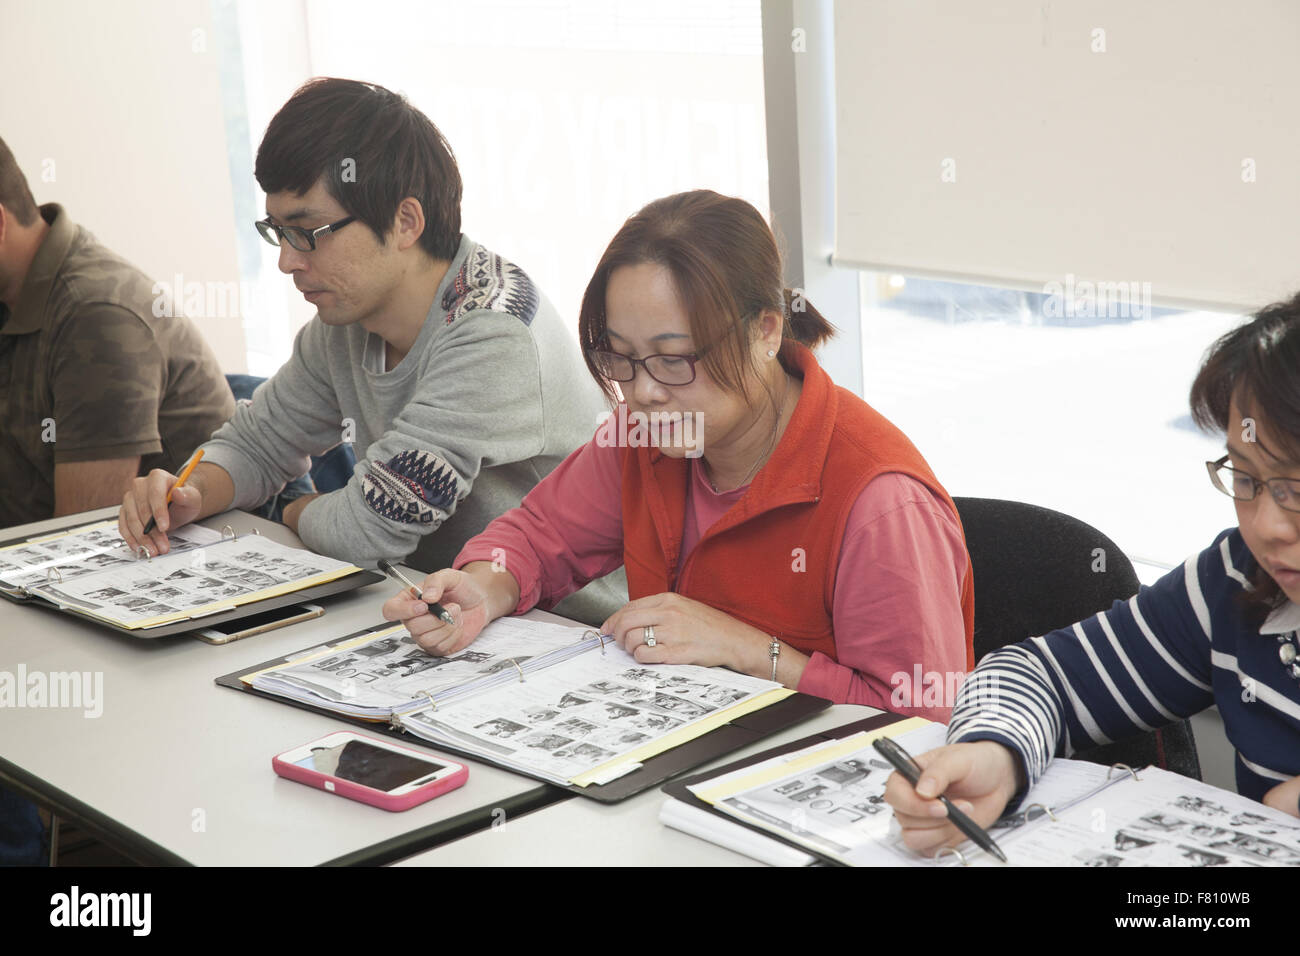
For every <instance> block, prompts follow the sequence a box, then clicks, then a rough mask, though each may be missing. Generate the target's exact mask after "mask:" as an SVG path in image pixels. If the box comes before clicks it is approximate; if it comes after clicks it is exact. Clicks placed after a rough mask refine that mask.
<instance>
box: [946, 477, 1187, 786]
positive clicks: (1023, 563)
mask: <svg viewBox="0 0 1300 956" xmlns="http://www.w3.org/2000/svg"><path fill="white" fill-rule="evenodd" d="M953 502H954V503H955V504H956V505H957V513H958V514H959V515H960V516H961V523H962V527H963V529H964V530H965V532H966V549H967V550H968V551H969V552H970V559H971V567H972V569H973V570H974V573H975V639H974V643H975V660H976V662H977V663H978V661H979V660H980V658H982V657H983V656H984V655H985V654H987V653H988V652H989V651H992V650H996V649H997V648H999V647H1003V646H1005V645H1007V644H1015V643H1017V642H1019V641H1023V640H1025V639H1026V638H1029V637H1036V636H1038V635H1041V634H1046V633H1048V632H1049V631H1053V630H1056V629H1057V628H1059V627H1065V626H1066V625H1069V624H1073V623H1075V622H1076V621H1082V620H1084V619H1085V618H1089V617H1091V616H1092V615H1094V614H1096V613H1098V612H1099V611H1105V610H1109V608H1110V606H1111V604H1112V603H1114V602H1115V601H1122V600H1126V599H1128V598H1130V597H1132V596H1133V595H1134V594H1136V593H1137V591H1138V588H1139V582H1138V578H1137V574H1136V573H1135V572H1134V571H1133V564H1132V562H1130V561H1129V559H1128V558H1127V557H1126V556H1125V554H1124V552H1123V551H1121V550H1120V549H1119V548H1118V547H1117V546H1116V544H1115V543H1114V542H1113V541H1111V540H1110V538H1108V537H1106V536H1105V535H1104V534H1102V533H1101V532H1100V531H1098V530H1097V529H1096V528H1093V527H1092V526H1090V525H1088V524H1085V523H1084V522H1082V521H1080V520H1078V519H1077V518H1071V517H1070V516H1069V515H1065V514H1061V513H1060V512H1059V511H1052V510H1050V509H1048V508H1040V507H1038V506H1037V505H1030V504H1025V503H1024V502H1020V501H1000V500H998V499H996V498H954V499H953ZM1099 548H1100V549H1101V551H1100V553H1099V552H1098V551H1097V549H1099ZM1099 557H1100V558H1104V561H1105V564H1104V567H1105V571H1104V572H1103V571H1100V570H1098V571H1094V570H1093V567H1094V565H1097V566H1100V563H1099V561H1098V558H1099ZM1075 756H1076V757H1077V758H1078V759H1080V760H1089V761H1092V762H1094V763H1102V764H1114V763H1123V764H1128V765H1129V766H1131V767H1138V766H1142V765H1148V764H1149V765H1154V766H1157V767H1162V768H1164V769H1166V770H1172V771H1174V772H1175V773H1180V774H1182V775H1183V776H1185V777H1192V778H1194V779H1196V780H1199V779H1201V764H1200V761H1199V760H1198V759H1197V756H1196V741H1195V739H1194V738H1193V736H1192V726H1191V724H1190V723H1189V722H1188V721H1186V720H1180V721H1178V722H1177V723H1175V724H1170V725H1169V726H1167V727H1162V728H1160V729H1158V730H1156V731H1153V732H1148V733H1145V734H1142V735H1141V736H1139V737H1132V738H1128V739H1126V740H1122V741H1119V742H1117V743H1113V744H1107V745H1105V746H1102V747H1094V748H1092V749H1090V750H1086V751H1080V752H1079V753H1077V754H1075Z"/></svg>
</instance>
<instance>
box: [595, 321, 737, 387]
mask: <svg viewBox="0 0 1300 956" xmlns="http://www.w3.org/2000/svg"><path fill="white" fill-rule="evenodd" d="M742 326H743V323H737V324H735V325H733V326H732V327H731V328H730V329H728V330H727V332H726V334H725V335H723V336H721V337H720V338H718V339H717V341H714V342H711V343H710V344H708V345H706V346H705V347H704V348H702V349H698V350H697V351H694V352H690V353H688V354H686V355H674V354H672V353H670V352H668V353H665V352H660V353H657V354H655V355H647V356H646V357H645V358H643V359H639V358H633V357H632V356H630V355H624V354H623V353H622V352H614V351H611V350H610V349H609V348H608V347H605V348H595V349H587V356H588V357H589V358H590V359H591V364H592V365H594V366H595V367H596V371H597V372H599V373H600V374H601V376H602V377H604V378H607V379H609V380H610V381H611V382H620V383H624V384H626V383H627V382H630V381H632V380H633V379H635V378H636V367H637V366H638V365H640V366H641V367H642V368H644V369H645V370H646V374H647V375H649V376H650V377H651V378H652V379H654V380H655V381H656V382H658V383H659V384H660V385H669V386H676V385H690V384H691V382H693V381H695V364H696V363H697V362H699V360H700V359H702V358H703V357H704V356H705V355H707V354H708V353H709V350H710V349H712V348H713V347H714V346H716V345H717V344H718V342H721V341H722V340H723V339H725V338H726V337H727V336H728V335H730V334H731V333H732V332H734V331H735V330H736V329H738V328H741V327H742Z"/></svg>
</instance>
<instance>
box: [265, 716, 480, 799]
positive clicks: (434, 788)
mask: <svg viewBox="0 0 1300 956" xmlns="http://www.w3.org/2000/svg"><path fill="white" fill-rule="evenodd" d="M356 736H357V739H359V740H365V741H367V742H369V743H372V744H374V745H376V746H380V747H382V746H386V742H385V741H382V740H376V739H375V738H374V737H367V736H365V735H364V734H357V735H356ZM314 742H315V741H313V743H314ZM293 749H294V750H297V749H299V748H297V747H294V748H293ZM394 749H397V750H401V751H404V752H406V753H410V754H413V755H414V756H417V757H420V758H422V759H424V760H437V761H438V762H439V763H444V764H449V765H451V766H456V767H459V768H460V769H459V770H457V771H456V772H455V773H452V774H448V775H447V776H446V777H443V778H442V779H441V780H434V781H433V782H431V783H429V784H427V785H425V786H423V787H420V788H419V789H418V790H413V791H411V792H410V793H408V794H405V795H403V796H399V797H393V796H389V795H388V794H387V793H385V792H384V791H382V790H376V789H374V788H373V787H364V786H362V785H361V784H359V783H352V782H351V781H348V780H341V779H339V778H338V777H334V776H331V775H329V774H324V773H321V772H319V771H317V770H308V769H307V768H306V767H299V766H298V765H297V764H294V763H290V762H289V761H287V760H281V759H280V758H281V757H283V756H284V754H276V755H275V756H274V757H272V758H271V768H272V769H273V770H274V771H275V772H276V773H278V774H279V775H280V776H281V777H284V778H286V779H288V780H296V781H298V783H305V784H307V786H309V787H315V788H316V789H317V790H325V791H327V792H328V793H336V794H338V795H339V796H340V797H348V798H349V799H352V800H357V801H359V802H361V803H368V804H370V805H371V806H372V807H379V808H380V809H383V810H392V811H398V810H409V809H410V808H411V807H413V806H415V805H416V804H420V803H424V802H425V801H426V800H432V799H433V798H434V797H437V796H441V795H442V794H444V793H446V792H447V791H448V790H455V789H456V788H457V787H459V786H461V785H462V784H463V783H464V782H465V781H466V779H468V777H469V768H468V767H466V766H465V765H464V764H457V763H456V761H454V760H447V759H446V758H444V757H435V756H434V755H432V754H425V753H421V752H420V751H418V750H411V749H410V748H409V747H395V748H394ZM289 752H290V751H287V750H286V751H285V753H289Z"/></svg>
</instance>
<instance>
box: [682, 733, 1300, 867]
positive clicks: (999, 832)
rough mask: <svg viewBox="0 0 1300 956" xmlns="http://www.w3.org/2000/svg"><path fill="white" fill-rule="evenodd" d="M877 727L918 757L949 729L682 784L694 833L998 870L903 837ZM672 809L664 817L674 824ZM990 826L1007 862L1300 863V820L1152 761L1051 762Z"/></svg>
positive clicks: (828, 747) (855, 856)
mask: <svg viewBox="0 0 1300 956" xmlns="http://www.w3.org/2000/svg"><path fill="white" fill-rule="evenodd" d="M882 733H887V734H888V735H889V736H891V737H893V738H894V739H895V740H896V741H898V743H899V744H901V745H902V746H903V747H904V748H905V749H906V750H907V751H908V752H909V753H911V754H913V755H919V754H921V753H924V752H925V751H927V750H932V749H933V748H935V747H941V746H943V744H944V743H945V734H946V728H945V727H944V726H943V725H942V724H934V723H929V722H927V721H923V720H921V719H920V718H911V719H909V720H905V721H902V722H899V723H895V724H891V725H889V726H888V727H885V728H882V729H881V730H877V731H873V732H867V733H859V734H854V735H852V736H849V737H845V738H843V739H833V740H828V741H822V742H819V743H817V744H815V745H813V746H811V747H807V748H804V749H802V750H797V751H795V752H793V753H787V754H784V755H781V756H779V757H774V758H771V759H768V760H761V761H759V762H756V763H753V764H752V765H749V766H746V767H744V768H743V769H738V770H734V771H731V772H729V773H724V774H723V775H720V776H716V777H713V778H710V779H700V778H695V779H692V780H687V781H684V786H683V787H682V789H683V790H684V791H686V792H687V793H689V794H690V795H693V796H694V797H695V798H696V799H697V800H699V801H702V802H703V804H706V805H708V806H709V807H711V808H712V809H713V811H715V814H714V816H713V819H714V820H716V821H717V825H715V826H712V827H711V828H710V830H711V832H699V831H698V830H697V831H695V835H698V836H703V837H704V838H705V839H709V840H712V841H713V842H717V843H721V844H722V845H729V846H733V847H734V848H736V849H740V850H741V852H746V850H745V849H743V848H742V847H743V844H742V843H740V842H739V841H737V840H736V835H735V834H734V832H732V833H729V832H728V831H729V830H730V829H731V828H734V826H735V825H734V824H730V823H728V821H727V820H726V819H722V818H720V817H718V816H716V814H725V815H726V816H727V817H730V818H733V819H735V820H738V821H741V822H743V823H744V824H746V825H747V826H748V827H751V828H757V829H761V830H764V831H766V832H768V833H771V834H773V835H775V836H777V837H778V838H780V840H781V841H782V842H784V843H786V844H790V845H793V846H797V847H801V848H803V849H805V850H807V851H809V852H811V853H813V854H815V855H816V856H818V857H820V858H822V859H825V860H828V861H831V862H835V863H842V864H846V865H850V866H900V865H910V866H936V865H938V866H943V865H952V866H955V865H961V864H963V863H966V864H969V865H979V866H1001V865H1002V864H1001V863H1000V862H999V861H998V860H996V859H995V858H994V857H992V856H990V855H989V854H986V853H984V852H983V851H982V850H980V849H978V848H977V847H975V845H974V844H973V843H971V842H970V841H966V843H964V844H963V845H961V846H960V847H958V850H959V851H960V852H959V853H948V854H945V855H943V856H941V857H939V858H937V859H929V858H925V857H922V856H920V855H918V854H916V853H913V852H912V851H911V850H909V849H907V847H905V846H904V845H903V844H902V841H901V839H900V837H899V834H898V829H897V826H896V825H894V826H891V822H892V820H893V811H892V809H891V808H890V807H889V805H888V804H887V803H885V802H884V799H883V794H884V791H885V782H886V781H887V780H888V778H889V775H890V774H891V773H892V772H893V768H892V767H891V766H890V765H889V764H888V763H887V762H886V761H885V760H883V759H882V758H881V757H880V755H879V754H878V753H876V750H875V748H874V747H872V746H871V741H872V740H873V739H875V738H876V737H878V736H880V735H881V734H882ZM671 789H672V788H670V790H671ZM668 803H669V804H672V803H674V801H672V800H670V801H668ZM678 812H679V811H678V809H677V808H676V807H674V808H673V810H672V812H665V813H664V814H662V819H663V820H664V822H665V823H668V824H669V825H676V824H675V823H674V819H676V818H677V814H678ZM699 819H700V818H699V817H698V815H697V816H696V817H695V818H693V821H692V822H694V823H696V824H697V825H698V822H699ZM988 832H989V835H990V836H991V837H992V838H993V839H994V840H995V841H996V842H997V844H998V846H999V847H1001V849H1002V851H1003V852H1004V853H1005V854H1006V856H1007V861H1008V863H1009V864H1010V865H1012V866H1104V867H1113V866H1213V867H1220V866H1224V867H1226V866H1300V820H1298V819H1296V818H1295V817H1292V816H1288V815H1287V814H1284V813H1281V812H1279V811H1277V810H1273V809H1270V808H1268V807H1265V806H1263V805H1262V804H1259V803H1256V802H1255V801H1253V800H1249V799H1247V798H1245V797H1242V796H1239V795H1238V794H1235V793H1231V792H1229V791H1226V790H1222V789H1220V788H1218V787H1213V786H1211V785H1209V784H1206V783H1202V782H1200V781H1198V780H1192V779H1190V778H1188V777H1183V776H1180V775H1178V774H1174V773H1170V772H1168V771H1166V770H1160V769H1159V768H1155V767H1146V768H1142V769H1139V770H1138V771H1136V772H1133V771H1129V770H1127V769H1124V770H1120V769H1113V768H1110V767H1105V766H1101V765H1099V764H1094V763H1088V762H1086V761H1080V760H1065V759H1061V760H1055V761H1053V762H1052V763H1051V764H1050V765H1049V766H1048V769H1047V772H1046V773H1045V774H1044V775H1043V776H1042V778H1041V779H1040V780H1039V781H1038V783H1037V784H1035V786H1034V787H1033V788H1032V789H1031V790H1030V792H1029V794H1028V796H1027V797H1026V798H1025V800H1024V801H1023V803H1022V804H1021V807H1020V809H1019V810H1018V811H1016V812H1014V813H1010V814H1008V815H1006V816H1004V817H1003V818H1002V819H1001V820H999V821H998V822H997V823H995V824H994V825H993V826H992V827H991V828H990V829H989V831H988Z"/></svg>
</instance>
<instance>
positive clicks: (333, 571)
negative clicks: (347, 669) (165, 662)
mask: <svg viewBox="0 0 1300 956" xmlns="http://www.w3.org/2000/svg"><path fill="white" fill-rule="evenodd" d="M168 540H169V541H170V542H171V550H170V551H169V552H168V553H167V554H164V555H159V556H157V557H153V558H141V557H138V556H137V555H136V554H135V553H133V552H132V551H131V549H130V548H128V547H127V546H126V544H125V543H124V542H123V541H122V538H121V536H120V535H119V534H118V532H117V522H116V521H113V520H108V521H103V522H99V523H96V524H92V525H86V526H84V527H81V528H75V529H72V530H70V531H61V532H58V533H55V534H50V535H46V536H43V537H39V538H32V539H30V540H27V541H23V542H21V543H17V544H11V545H8V546H6V547H3V548H0V590H2V591H3V592H4V593H5V594H6V595H8V596H9V597H12V598H19V599H31V598H37V599H41V600H44V601H48V602H49V603H51V604H54V605H57V606H58V607H60V608H62V609H63V610H67V611H71V612H73V613H77V614H82V615H86V616H89V617H93V618H97V619H99V620H101V621H105V622H107V623H109V624H112V625H114V626H117V627H122V628H126V629H128V630H143V629H148V628H154V627H158V626H161V625H165V624H172V623H175V622H178V621H186V620H192V619H194V618H201V617H208V616H209V615H214V614H219V613H221V612H223V611H229V610H230V609H232V608H236V607H239V606H240V605H243V604H248V603H251V602H254V601H262V600H265V599H267V598H272V597H276V596H278V595H282V594H288V593H292V592H297V591H301V590H303V589H306V588H310V587H313V586H316V585H319V584H324V583H326V582H329V581H334V580H336V579H338V578H341V577H344V576H345V575H349V574H354V573H357V572H359V571H361V569H360V568H358V567H356V566H355V565H351V564H347V563H345V562H343V561H336V560H334V559H333V558H327V557H324V556H322V555H319V554H314V553H312V552H310V551H304V550H302V549H301V548H290V547H288V546H286V545H282V544H277V543H276V542H274V541H271V540H270V539H269V538H265V537H263V536H262V535H258V534H244V535H236V534H235V533H234V532H233V531H230V530H227V531H225V532H219V531H213V530H212V529H210V528H205V527H203V526H201V525H188V526H186V527H184V528H180V529H178V530H176V531H174V532H172V533H171V534H169V535H168Z"/></svg>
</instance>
